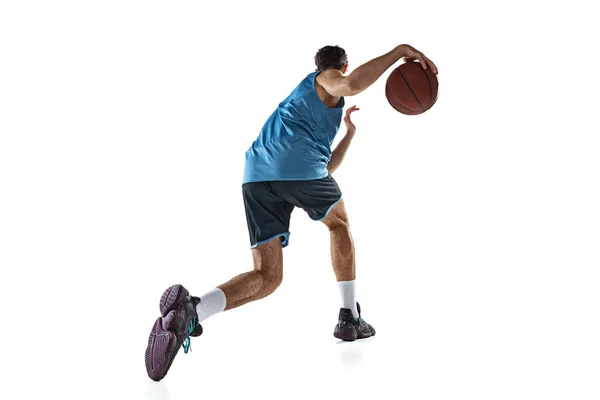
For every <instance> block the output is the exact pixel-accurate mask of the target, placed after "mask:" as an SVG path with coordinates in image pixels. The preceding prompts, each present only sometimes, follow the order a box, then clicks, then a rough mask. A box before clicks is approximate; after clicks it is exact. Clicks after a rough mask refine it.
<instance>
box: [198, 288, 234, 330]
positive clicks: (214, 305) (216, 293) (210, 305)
mask: <svg viewBox="0 0 600 400" xmlns="http://www.w3.org/2000/svg"><path fill="white" fill-rule="evenodd" d="M226 304H227V300H226V298H225V293H223V291H222V290H221V289H219V288H215V289H213V290H211V291H210V292H208V293H206V294H205V295H202V296H200V303H198V305H197V306H196V312H197V313H198V323H201V322H202V321H204V320H205V319H206V318H208V317H211V316H213V315H215V314H216V313H220V312H222V311H223V310H225V305H226Z"/></svg>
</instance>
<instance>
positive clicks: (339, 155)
mask: <svg viewBox="0 0 600 400" xmlns="http://www.w3.org/2000/svg"><path fill="white" fill-rule="evenodd" d="M356 110H360V108H356V106H352V107H350V108H349V109H348V110H347V111H346V116H345V117H344V122H345V123H346V128H347V131H346V136H344V138H343V139H342V140H341V141H340V142H339V143H338V145H337V146H336V147H335V150H333V151H332V152H331V160H329V164H328V165H327V171H329V174H333V172H334V171H335V170H336V169H338V167H339V166H340V164H341V163H342V161H343V160H344V157H345V156H346V152H347V151H348V147H350V143H351V142H352V139H353V138H354V133H355V132H356V126H354V123H353V122H352V120H351V119H350V114H352V113H353V112H354V111H356Z"/></svg>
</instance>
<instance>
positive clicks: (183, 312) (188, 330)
mask: <svg viewBox="0 0 600 400" xmlns="http://www.w3.org/2000/svg"><path fill="white" fill-rule="evenodd" d="M199 302H200V299H199V298H198V297H194V296H190V294H189V292H188V291H187V289H186V288H184V287H183V286H181V285H173V286H171V287H170V288H168V289H167V290H165V292H164V293H163V295H162V297H161V299H160V312H161V314H162V317H159V318H158V319H157V320H156V322H155V323H154V326H153V327H152V331H151V332H150V337H149V338H148V347H147V348H146V371H147V372H148V376H149V377H150V379H152V380H154V381H160V380H161V379H162V378H164V377H165V375H167V372H168V371H169V368H171V364H172V363H173V360H174V359H175V356H176V355H177V352H178V351H179V346H182V347H183V351H184V352H185V353H187V352H188V351H189V349H190V336H200V335H201V334H202V326H201V325H200V324H198V323H197V318H198V316H197V314H196V305H198V303H199Z"/></svg>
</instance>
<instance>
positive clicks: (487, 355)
mask: <svg viewBox="0 0 600 400" xmlns="http://www.w3.org/2000/svg"><path fill="white" fill-rule="evenodd" d="M591 4H592V2H591V1H589V2H584V1H576V0H574V1H568V2H567V1H564V2H558V1H503V2H493V3H492V2H483V1H460V0H457V1H427V2H424V1H414V2H406V1H404V2H400V1H393V2H391V1H390V2H378V1H373V0H370V1H366V2H353V1H335V2H333V1H332V2H330V1H327V2H322V3H320V4H319V2H316V1H297V2H288V1H277V2H275V1H274V2H264V1H238V2H200V1H196V2H190V1H178V2H174V1H171V2H157V1H124V0H119V1H96V2H91V1H37V2H36V1H5V2H2V4H1V6H0V58H1V62H0V72H1V73H0V134H1V137H0V267H1V274H2V275H1V282H2V292H1V300H2V305H3V307H2V309H3V314H2V326H1V329H0V335H2V356H1V358H0V359H1V360H2V362H1V363H0V368H1V369H2V371H1V372H2V374H1V377H2V384H1V385H0V397H2V398H6V399H8V398H10V399H30V398H62V399H67V398H69V399H70V398H77V399H106V398H113V399H151V400H158V399H167V400H177V399H191V398H205V399H241V398H244V399H249V398H261V399H270V398H273V399H305V398H317V399H324V398H335V397H336V396H337V397H348V396H350V397H356V398H360V397H362V396H369V397H368V398H376V399H455V398H456V399H461V400H466V399H478V400H479V399H528V400H529V399H578V400H583V399H598V398H599V397H600V383H599V382H600V381H599V373H600V361H599V360H600V344H599V340H598V338H599V337H600V324H599V321H598V318H599V309H600V307H599V305H600V293H599V290H598V287H599V284H600V272H599V270H598V269H599V267H600V251H599V244H600V228H599V227H600V211H599V207H598V205H599V204H600V189H599V175H600V157H599V151H600V139H599V138H598V135H599V134H600V129H599V125H598V117H597V115H598V114H597V105H598V100H597V92H598V89H599V86H600V85H599V79H598V73H597V71H598V67H599V58H598V55H597V54H598V53H597V51H598V44H597V37H599V36H600V32H598V28H597V21H596V17H595V16H596V14H594V13H593V12H592V10H591ZM594 37H595V38H596V39H594ZM402 43H409V44H412V45H413V46H415V47H416V48H418V49H420V50H422V51H423V52H425V54H427V55H428V56H429V57H430V58H431V59H432V60H434V62H436V63H437V65H438V68H439V71H440V73H439V81H440V97H439V100H438V103H437V104H436V105H435V106H434V108H433V109H431V110H430V111H428V112H427V113H425V114H424V115H421V116H412V117H408V116H404V115H401V114H399V113H397V112H395V111H394V110H393V109H392V108H391V107H390V106H389V104H388V103H387V100H386V99H385V96H384V86H385V79H386V77H387V75H388V74H389V72H391V70H390V71H388V72H387V73H386V74H385V75H384V76H383V77H382V79H380V80H379V81H378V82H376V83H375V84H374V85H373V86H372V87H371V88H370V89H368V90H367V91H366V92H363V93H361V94H360V95H358V96H356V97H355V98H347V99H346V101H347V103H346V104H347V105H348V106H351V105H353V104H356V105H358V106H359V107H360V108H361V110H360V111H358V112H357V113H355V114H354V115H353V117H354V121H355V123H356V125H357V129H358V131H357V135H356V138H355V140H354V142H353V144H352V146H351V148H350V150H349V152H348V155H347V158H346V160H345V162H344V164H342V166H341V167H340V169H339V170H338V171H337V172H336V174H335V178H336V179H337V181H338V182H339V184H340V186H341V188H342V190H343V193H344V198H345V203H346V207H347V210H348V213H349V216H350V221H351V227H352V231H353V236H354V239H355V242H356V248H357V268H358V283H357V289H358V298H359V301H360V302H361V304H362V306H363V314H364V317H365V319H366V320H367V321H368V322H370V323H372V324H373V325H374V326H375V327H376V328H377V330H378V335H377V337H375V338H374V339H372V340H368V341H364V342H361V343H353V344H339V343H337V341H336V339H334V338H333V336H332V332H333V326H334V324H335V322H336V318H337V313H338V310H339V306H340V304H339V294H338V291H337V287H336V284H335V279H334V276H333V273H332V270H331V266H330V260H329V243H328V233H327V230H326V229H325V227H324V226H322V224H320V223H315V222H313V221H311V220H310V219H309V218H308V217H307V216H306V215H305V214H304V213H303V212H302V211H301V210H296V211H295V212H294V214H293V218H292V226H291V232H292V233H291V237H290V246H289V247H288V248H286V249H285V250H284V259H285V261H284V265H285V267H284V275H285V276H284V283H283V284H282V286H281V288H280V289H279V290H278V291H277V292H276V293H275V294H274V295H273V296H272V297H270V298H267V299H266V300H263V301H260V302H257V303H253V304H251V305H248V306H245V307H242V308H239V309H236V310H234V311H230V312H226V313H223V314H220V315H217V316H215V317H213V318H212V319H210V320H208V321H206V322H205V324H204V327H205V334H204V335H203V336H202V337H200V338H198V339H194V340H193V341H192V349H193V351H192V353H191V354H188V355H186V356H184V355H183V353H182V352H180V354H179V355H178V357H177V359H176V360H175V363H174V365H173V367H172V369H171V371H170V373H169V375H168V376H167V378H166V379H165V380H164V381H163V382H162V383H159V384H156V383H152V382H151V381H150V380H149V379H148V377H147V376H146V372H145V368H144V362H143V353H144V350H145V346H146V341H147V337H148V333H149V332H150V328H151V326H152V323H153V321H154V320H155V318H156V317H158V301H159V298H160V295H161V294H162V292H163V290H164V289H165V288H166V287H168V286H169V285H171V284H173V283H182V284H184V285H185V286H186V287H187V288H188V289H189V290H190V291H191V292H192V293H193V294H196V295H200V294H202V293H204V292H205V291H208V290H210V289H212V288H213V287H214V286H216V285H218V284H221V283H222V282H224V281H226V280H228V279H230V278H231V277H233V276H234V275H235V274H237V273H240V272H245V271H247V270H249V269H250V268H251V253H250V251H249V250H248V247H249V241H248V232H247V228H246V221H245V216H244V209H243V203H242V197H241V179H242V171H243V162H244V152H245V151H246V149H247V148H248V147H249V146H250V144H251V143H252V141H253V140H254V139H255V137H256V136H257V135H258V133H259V131H260V128H261V127H262V124H263V123H264V121H265V120H266V118H267V117H268V116H269V115H270V113H271V112H272V111H273V110H274V108H275V107H276V106H277V104H278V103H279V101H281V100H282V99H283V98H285V97H286V96H287V95H288V94H289V92H290V91H291V90H292V89H293V88H294V87H295V86H296V85H297V84H298V83H299V82H300V80H301V79H302V78H304V77H305V76H306V74H308V73H310V72H311V71H313V70H314V68H315V67H314V64H313V57H314V54H315V52H316V51H317V49H318V48H320V47H322V46H324V45H328V44H338V45H340V46H342V47H344V48H345V49H346V50H347V52H348V56H349V61H350V69H349V71H352V70H353V69H354V68H356V67H357V66H358V65H360V64H361V63H364V62H366V61H368V60H370V59H372V58H374V57H377V56H379V55H381V54H383V53H386V52H388V51H389V50H391V49H392V48H393V47H395V46H396V45H398V44H402ZM344 132H345V130H344V128H342V129H341V131H340V135H339V138H341V137H342V135H343V133H344Z"/></svg>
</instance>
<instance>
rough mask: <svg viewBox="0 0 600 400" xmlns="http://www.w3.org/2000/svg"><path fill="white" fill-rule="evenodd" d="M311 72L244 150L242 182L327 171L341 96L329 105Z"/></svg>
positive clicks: (318, 174)
mask: <svg viewBox="0 0 600 400" xmlns="http://www.w3.org/2000/svg"><path fill="white" fill-rule="evenodd" d="M320 72H321V71H317V72H313V73H311V74H309V75H308V76H307V77H306V78H304V79H303V80H302V82H300V84H299V85H298V86H297V87H296V88H295V89H294V90H293V91H292V93H291V94H290V95H289V96H288V97H287V98H286V99H285V100H283V101H282V102H281V103H279V106H278V107H277V109H276V110H275V111H274V112H273V114H271V116H270V117H269V119H268V120H267V122H265V124H264V126H263V128H262V130H261V132H260V134H259V135H258V138H257V139H256V140H255V141H254V143H252V146H251V147H250V149H248V151H247V152H246V166H245V168H244V180H243V183H248V182H261V181H289V180H309V179H320V178H324V177H326V176H327V175H328V172H327V164H328V163H329V160H330V158H331V144H332V143H333V140H334V139H335V136H336V135H337V132H338V130H339V128H340V123H341V121H342V113H343V108H344V98H343V97H341V98H340V101H339V102H338V106H337V107H336V108H329V107H327V106H326V105H325V104H323V102H322V101H321V99H320V98H319V95H318V94H317V92H316V90H315V78H316V76H317V75H318V74H319V73H320Z"/></svg>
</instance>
